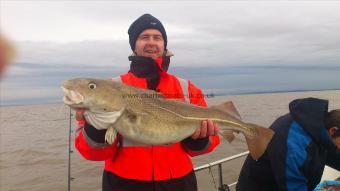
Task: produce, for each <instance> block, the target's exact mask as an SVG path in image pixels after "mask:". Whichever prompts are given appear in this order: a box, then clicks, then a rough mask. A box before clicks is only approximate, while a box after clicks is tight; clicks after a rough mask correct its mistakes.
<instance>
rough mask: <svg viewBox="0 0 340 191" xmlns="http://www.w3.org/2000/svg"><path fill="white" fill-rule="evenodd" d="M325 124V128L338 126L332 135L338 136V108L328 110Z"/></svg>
mask: <svg viewBox="0 0 340 191" xmlns="http://www.w3.org/2000/svg"><path fill="white" fill-rule="evenodd" d="M325 126H326V129H329V128H331V127H338V130H337V131H336V132H335V134H334V137H339V136H340V109H336V110H332V111H330V112H328V114H327V116H326V118H325Z"/></svg>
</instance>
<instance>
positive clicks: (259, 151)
mask: <svg viewBox="0 0 340 191" xmlns="http://www.w3.org/2000/svg"><path fill="white" fill-rule="evenodd" d="M247 125H248V126H249V127H250V128H251V129H253V130H254V134H255V135H254V136H246V141H247V145H248V149H249V153H250V156H251V157H252V158H253V159H254V160H258V159H259V158H260V157H261V156H262V155H263V153H264V152H265V151H266V149H267V146H268V144H269V142H270V141H271V139H272V138H273V135H274V131H273V130H271V129H268V128H265V127H261V126H258V125H255V124H247Z"/></svg>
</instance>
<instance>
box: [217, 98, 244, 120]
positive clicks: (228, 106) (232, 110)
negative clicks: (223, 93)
mask: <svg viewBox="0 0 340 191" xmlns="http://www.w3.org/2000/svg"><path fill="white" fill-rule="evenodd" d="M212 108H215V109H218V110H220V111H222V112H225V113H228V114H229V115H231V116H233V117H235V118H237V119H239V120H241V115H240V113H239V112H238V111H237V109H236V107H235V105H234V103H233V102H232V101H227V102H224V103H222V104H219V105H214V106H212Z"/></svg>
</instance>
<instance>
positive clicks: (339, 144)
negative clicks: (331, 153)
mask: <svg viewBox="0 0 340 191" xmlns="http://www.w3.org/2000/svg"><path fill="white" fill-rule="evenodd" d="M332 141H333V143H334V144H335V145H336V147H337V148H338V149H340V137H334V138H333V137H332Z"/></svg>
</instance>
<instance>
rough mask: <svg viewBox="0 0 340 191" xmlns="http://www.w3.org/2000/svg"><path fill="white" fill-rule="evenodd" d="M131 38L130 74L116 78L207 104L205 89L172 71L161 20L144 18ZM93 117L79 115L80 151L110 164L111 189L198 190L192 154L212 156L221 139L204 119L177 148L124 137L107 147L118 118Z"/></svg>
mask: <svg viewBox="0 0 340 191" xmlns="http://www.w3.org/2000/svg"><path fill="white" fill-rule="evenodd" d="M128 34H129V43H130V46H131V49H132V51H133V54H132V55H131V56H129V60H130V61H131V64H130V70H129V72H128V73H126V74H123V75H120V76H119V78H115V80H120V81H121V82H123V83H125V84H128V85H131V86H135V87H139V88H143V89H150V90H155V91H158V92H160V93H161V94H163V95H164V96H165V97H166V98H168V99H177V100H181V101H186V102H189V103H191V104H195V105H199V106H203V107H206V106H207V104H206V102H205V99H204V96H203V94H202V91H201V90H200V89H199V88H197V87H196V86H195V85H194V84H193V83H191V82H190V81H188V80H184V79H181V78H178V77H176V76H174V75H172V74H169V73H168V72H167V70H168V67H169V64H170V57H171V56H172V53H170V52H169V51H168V50H167V42H168V41H167V35H166V31H165V29H164V26H163V25H162V23H161V22H160V21H159V20H158V19H157V18H155V17H153V16H152V15H150V14H145V15H142V16H141V17H139V18H138V19H137V20H136V21H134V22H133V23H132V24H131V26H130V28H129V30H128ZM146 99H147V98H146ZM85 112H86V111H85ZM89 115H93V114H87V115H86V113H85V115H82V114H81V112H78V114H77V119H78V120H79V119H84V118H85V121H84V128H83V129H82V130H80V131H79V134H78V136H77V139H76V148H77V149H78V151H79V152H80V153H81V154H82V155H83V156H84V157H85V158H86V159H88V160H99V161H105V169H104V173H103V190H105V191H115V190H119V191H166V190H171V191H196V190H197V182H196V177H195V174H194V172H193V165H192V162H191V159H190V156H196V155H201V154H205V153H208V152H211V151H212V150H213V149H214V148H215V147H216V146H217V145H218V144H219V141H220V140H219V137H218V135H217V132H218V126H217V125H215V124H214V123H213V122H212V121H211V120H207V121H202V124H201V128H199V129H198V130H197V131H196V132H195V133H194V134H193V135H192V136H191V137H189V138H187V139H185V140H183V141H181V142H178V143H175V144H172V145H143V144H139V143H136V142H133V141H131V140H128V139H127V138H124V137H122V136H120V135H118V139H116V141H115V143H114V144H113V145H107V144H106V143H105V133H106V131H107V127H108V126H109V125H108V124H106V123H110V119H114V115H115V114H112V118H109V119H108V118H107V116H109V115H108V114H107V113H106V114H105V116H101V117H97V118H101V119H102V118H106V119H108V120H103V121H99V122H98V121H96V123H92V125H91V120H90V118H91V117H89ZM111 121H112V120H111ZM82 123H83V122H82ZM93 124H96V126H94V125H93Z"/></svg>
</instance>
